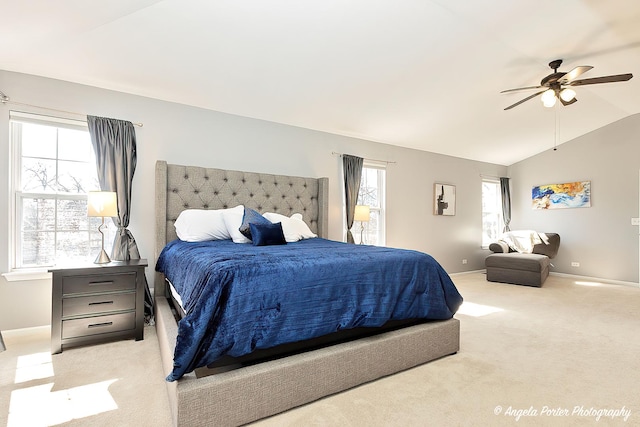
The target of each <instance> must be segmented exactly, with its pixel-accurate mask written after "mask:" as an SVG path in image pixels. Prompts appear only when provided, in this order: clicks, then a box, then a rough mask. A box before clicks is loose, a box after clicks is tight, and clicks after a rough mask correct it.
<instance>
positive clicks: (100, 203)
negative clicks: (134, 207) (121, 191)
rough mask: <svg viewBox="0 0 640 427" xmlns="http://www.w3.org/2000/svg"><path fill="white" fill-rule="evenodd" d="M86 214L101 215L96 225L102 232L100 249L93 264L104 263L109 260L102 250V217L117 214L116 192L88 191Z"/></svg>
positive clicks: (102, 232) (101, 232)
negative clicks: (99, 222)
mask: <svg viewBox="0 0 640 427" xmlns="http://www.w3.org/2000/svg"><path fill="white" fill-rule="evenodd" d="M87 208H88V209H87V210H88V212H87V214H88V216H90V217H102V224H100V226H99V227H98V231H99V232H100V234H102V250H101V251H100V254H99V255H98V257H97V258H96V260H95V261H94V263H95V264H106V263H108V262H111V259H109V255H107V253H106V252H105V250H104V231H102V228H103V227H104V217H105V216H109V217H114V216H118V201H117V199H116V193H114V192H113V191H89V195H88V198H87Z"/></svg>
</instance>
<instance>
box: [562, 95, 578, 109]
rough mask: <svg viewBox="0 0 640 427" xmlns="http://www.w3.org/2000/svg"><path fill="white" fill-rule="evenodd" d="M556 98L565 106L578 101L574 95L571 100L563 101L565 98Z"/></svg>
mask: <svg viewBox="0 0 640 427" xmlns="http://www.w3.org/2000/svg"><path fill="white" fill-rule="evenodd" d="M558 99H560V102H562V105H564V106H565V107H566V106H567V105H571V104H573V103H576V102H578V98H575V97H574V98H573V99H572V100H571V101H565V100H564V99H562V98H558Z"/></svg>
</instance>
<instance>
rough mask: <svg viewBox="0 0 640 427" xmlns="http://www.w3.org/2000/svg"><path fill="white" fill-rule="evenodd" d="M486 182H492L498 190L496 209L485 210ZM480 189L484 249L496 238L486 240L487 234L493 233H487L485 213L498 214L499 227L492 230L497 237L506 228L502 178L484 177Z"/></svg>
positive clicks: (482, 243) (482, 245) (482, 244)
mask: <svg viewBox="0 0 640 427" xmlns="http://www.w3.org/2000/svg"><path fill="white" fill-rule="evenodd" d="M485 184H491V185H494V186H495V187H496V192H497V195H498V200H497V202H496V206H494V209H495V210H491V211H485V203H484V198H485V194H484V186H485ZM480 191H481V201H482V219H481V222H482V236H481V247H482V248H483V249H487V248H489V245H490V244H491V243H493V241H494V239H487V240H491V241H487V240H485V235H487V234H489V235H490V234H492V233H486V231H487V230H486V229H485V221H484V218H485V214H486V213H490V214H493V215H497V216H498V222H497V229H496V230H491V231H492V232H494V233H495V235H496V238H497V237H498V236H500V235H501V234H502V231H503V230H504V218H503V217H502V194H501V190H500V180H499V179H496V178H482V183H481V185H480Z"/></svg>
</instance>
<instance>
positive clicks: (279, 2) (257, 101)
mask: <svg viewBox="0 0 640 427" xmlns="http://www.w3.org/2000/svg"><path fill="white" fill-rule="evenodd" d="M0 10H1V11H2V12H1V15H2V18H1V19H2V24H1V25H0V69H3V70H8V71H16V72H23V73H28V74H35V75H41V76H45V77H51V78H56V79H62V80H66V81H71V82H77V83H82V84H87V85H92V86H97V87H102V88H107V89H113V90H117V91H122V92H127V93H133V94H138V95H143V96H147V97H152V98H158V99H162V100H167V101H173V102H178V103H182V104H188V105H193V106H198V107H202V108H206V109H211V110H216V111H222V112H226V113H231V114H237V115H241V116H246V117H253V118H258V119H263V120H269V121H273V122H278V123H284V124H289V125H294V126H300V127H304V128H309V129H315V130H321V131H326V132H331V133H335V134H340V135H347V136H353V137H357V138H363V139H367V140H371V141H377V142H382V143H386V144H392V145H398V146H403V147H411V148H416V149H419V150H425V151H430V152H435V153H442V154H448V155H452V156H457V157H463V158H468V159H473V160H480V161H486V162H491V163H497V164H503V165H510V164H513V163H515V162H518V161H520V160H522V159H525V158H527V157H529V156H532V155H535V154H537V153H539V152H542V151H544V150H547V149H550V148H552V147H553V146H554V144H556V143H557V144H561V143H563V142H566V141H568V140H570V139H573V138H576V137H578V136H580V135H583V134H585V133H588V132H590V131H592V130H595V129H597V128H600V127H602V126H605V125H607V124H609V123H612V122H614V121H617V120H619V119H622V118H624V117H627V116H629V115H632V114H635V113H639V112H640V2H638V1H636V0H607V1H601V0H563V1H557V0H518V1H513V0H487V1H482V2H479V1H469V0H400V1H391V0H322V1H320V0H316V1H311V0H306V1H305V0H302V1H295V0H223V1H218V0H109V1H103V0H101V1H97V0H91V1H89V0H56V1H48V0H21V1H3V2H2V7H1V9H0ZM554 59H563V60H564V63H563V64H562V66H561V67H560V71H569V70H570V69H572V68H574V67H575V66H578V65H591V66H593V67H594V68H593V69H592V70H590V71H589V72H588V73H585V74H584V75H582V76H581V78H590V77H598V76H604V75H611V74H621V73H633V74H634V75H635V77H634V78H633V79H631V80H630V81H627V82H622V83H607V84H601V85H589V86H579V87H576V88H575V90H576V92H577V99H578V100H579V101H578V102H577V103H575V104H573V105H569V106H559V107H553V108H545V107H543V106H542V103H541V102H540V101H539V100H538V99H532V100H530V101H527V102H525V103H523V104H521V105H519V106H518V107H515V108H513V109H511V110H508V111H504V108H505V107H506V106H508V105H510V104H513V103H514V102H516V101H518V100H519V99H522V98H524V97H526V96H528V95H531V94H533V93H535V92H536V91H535V90H530V91H522V92H516V93H509V94H500V91H501V90H504V89H510V88H516V87H522V86H535V85H539V84H540V80H541V79H542V78H543V77H545V76H546V75H548V74H550V73H551V72H552V70H551V69H550V68H549V66H548V63H549V62H550V61H552V60H554ZM0 90H3V91H5V92H10V88H0ZM8 94H9V95H10V93H8ZM556 118H557V120H558V124H559V126H558V128H557V130H556Z"/></svg>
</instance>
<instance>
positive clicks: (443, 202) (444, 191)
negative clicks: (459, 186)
mask: <svg viewBox="0 0 640 427" xmlns="http://www.w3.org/2000/svg"><path fill="white" fill-rule="evenodd" d="M433 194H434V200H433V214H434V215H455V214H456V186H455V185H448V184H438V183H436V184H434V185H433Z"/></svg>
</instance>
